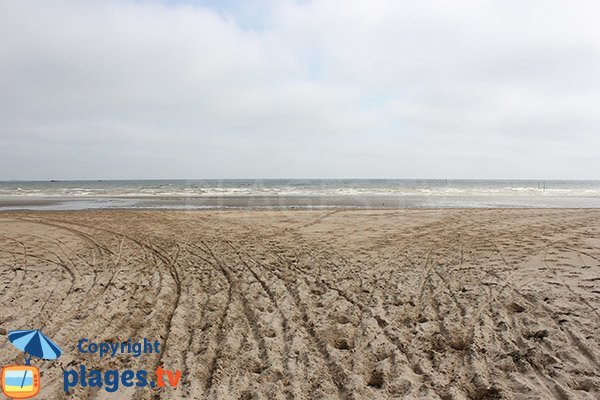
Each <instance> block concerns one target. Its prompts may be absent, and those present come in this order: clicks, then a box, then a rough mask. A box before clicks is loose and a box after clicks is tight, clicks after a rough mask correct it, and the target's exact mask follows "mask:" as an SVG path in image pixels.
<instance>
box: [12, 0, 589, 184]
mask: <svg viewBox="0 0 600 400" xmlns="http://www.w3.org/2000/svg"><path fill="white" fill-rule="evenodd" d="M253 5H254V7H250V6H248V4H247V3H246V2H241V3H240V4H239V5H236V4H235V3H228V4H227V7H223V8H221V9H218V8H215V7H218V3H212V4H209V3H207V2H203V1H197V2H185V3H184V2H177V3H171V2H122V1H119V2H117V1H114V2H113V1H108V2H91V1H90V2H88V1H83V2H81V1H66V0H63V1H59V0H49V1H43V2H39V1H38V2H36V1H23V0H21V1H4V2H2V3H0V38H1V39H0V87H2V88H3V90H2V91H0V179H36V178H39V179H50V178H61V179H69V178H70V179H75V178H90V179H99V178H103V179H105V178H167V177H173V178H175V177H181V178H195V177H198V178H201V177H215V178H224V177H307V176H310V177H342V176H345V177H458V178H461V177H462V178H469V177H476V178H512V177H515V178H517V177H520V178H546V179H548V178H582V179H585V178H587V179H598V178H600V176H598V172H597V171H598V168H597V165H598V163H599V161H600V157H598V156H597V151H596V150H595V149H598V148H600V136H599V135H598V134H597V132H598V130H599V129H600V116H599V115H600V114H598V112H597V111H596V109H595V105H596V104H598V103H599V102H600V28H598V25H597V23H596V21H595V20H594V16H595V15H598V11H600V9H599V6H598V5H597V3H596V2H593V1H575V2H567V1H562V2H558V1H557V2H540V1H526V2H511V1H508V2H507V1H466V2H460V3H448V2H445V1H434V0H428V1H420V2H411V3H407V2H397V1H380V2H378V3H377V6H374V4H373V3H372V2H369V1H348V2H344V3H343V6H341V5H340V3H339V2H337V1H332V0H323V1H314V2H292V1H283V2H271V1H266V0H263V1H257V2H256V3H253Z"/></svg>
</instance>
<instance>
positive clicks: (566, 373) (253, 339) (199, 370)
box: [0, 209, 600, 400]
mask: <svg viewBox="0 0 600 400" xmlns="http://www.w3.org/2000/svg"><path fill="white" fill-rule="evenodd" d="M0 289H1V290H0V306H1V307H2V313H1V314H0V329H1V330H0V365H9V364H14V363H20V362H21V360H22V357H21V356H20V353H19V352H18V351H17V350H15V349H14V348H13V347H12V346H11V345H10V344H9V343H7V338H6V336H5V331H6V330H13V329H27V328H39V329H41V330H42V331H43V332H44V333H45V334H47V335H48V336H50V337H51V338H52V339H53V340H55V341H56V342H57V343H58V344H59V345H60V346H61V347H62V348H63V350H64V354H63V356H61V357H60V358H59V359H58V360H57V361H54V362H50V361H39V360H38V361H36V362H35V365H37V366H39V367H40V369H41V371H42V391H41V394H40V396H38V397H39V398H44V399H50V398H56V399H62V398H78V399H80V398H98V399H109V398H110V399H150V398H162V399H188V398H189V399H205V398H213V399H246V400H248V399H320V398H323V399H401V398H424V399H444V400H445V399H552V398H556V399H597V398H599V397H600V364H599V362H600V333H599V332H600V331H599V329H600V314H599V311H600V210H597V209H595V210H594V209H592V210H497V209H496V210H481V209H472V210H327V211H323V210H320V211H316V210H313V211H307V210H288V211H281V210H280V211H244V210H229V211H193V212H190V211H107V210H105V211H81V212H76V211H70V212H3V213H0ZM81 338H90V339H93V340H94V341H97V342H100V341H113V342H114V341H122V340H127V339H129V338H134V339H135V338H140V339H141V338H148V339H150V340H159V341H160V343H161V349H162V352H161V353H159V354H151V355H146V356H141V357H139V358H135V357H123V356H118V357H115V358H100V357H98V356H97V355H90V354H85V355H84V354H80V353H78V352H77V351H76V348H75V346H76V344H77V341H78V340H79V339H81ZM81 364H85V365H86V367H87V368H88V369H92V368H97V369H101V370H108V369H119V370H124V369H132V370H137V369H148V370H154V368H155V367H156V366H158V365H162V366H164V367H165V368H171V369H181V370H183V377H182V382H181V383H180V385H179V386H178V387H177V388H176V389H172V388H168V387H165V388H163V389H161V390H150V389H140V388H122V390H119V391H118V392H115V393H112V394H111V393H107V392H106V391H105V390H104V389H98V388H89V387H87V388H82V387H76V388H75V389H73V390H72V392H71V393H70V394H69V395H65V394H64V392H63V388H62V375H63V369H69V368H78V367H79V365H81Z"/></svg>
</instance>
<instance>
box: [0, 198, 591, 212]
mask: <svg viewBox="0 0 600 400" xmlns="http://www.w3.org/2000/svg"><path fill="white" fill-rule="evenodd" d="M296 208H300V209H334V208H340V209H397V210H398V209H400V210H401V209H479V208H482V209H495V208H499V209H519V208H523V209H569V208H575V209H594V208H600V197H597V196H576V197H575V196H530V195H519V196H508V195H503V196H473V195H471V196H461V195H452V196H441V195H429V196H425V195H423V196H421V195H418V196H416V195H405V196H394V195H386V196H381V195H372V196H370V195H359V196H348V195H345V196H333V195H326V196H324V195H315V196H304V195H302V196H300V195H298V196H290V195H286V196H272V195H268V196H255V195H252V196H246V195H239V196H195V197H173V196H160V197H150V196H121V197H118V196H110V197H92V196H90V197H83V196H82V197H38V198H35V197H27V198H21V197H16V196H12V197H4V198H2V197H0V211H9V210H31V211H46V210H57V211H66V210H100V209H124V210H126V209H132V210H136V209H143V210H152V209H159V210H177V209H183V210H192V209H200V210H201V209H248V210H252V209H257V210H260V209H273V210H277V209H281V210H287V209H296Z"/></svg>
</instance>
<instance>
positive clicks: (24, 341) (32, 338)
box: [4, 329, 62, 390]
mask: <svg viewBox="0 0 600 400" xmlns="http://www.w3.org/2000/svg"><path fill="white" fill-rule="evenodd" d="M8 340H10V342H11V343H12V345H13V346H15V347H16V348H17V349H19V350H21V351H23V352H25V354H27V355H28V356H25V365H27V366H28V365H31V358H32V357H38V358H42V359H45V360H55V359H57V358H58V357H60V355H61V354H62V350H61V349H60V347H58V346H57V345H56V344H55V343H54V342H53V341H52V340H50V339H49V338H48V337H47V336H46V335H44V334H43V333H42V332H40V330H39V329H35V330H22V331H10V332H9V333H8ZM24 370H25V371H24V374H23V378H22V379H21V382H20V387H21V390H22V389H23V387H24V386H26V387H29V386H31V384H32V383H31V382H30V381H32V380H33V381H35V380H36V379H39V375H38V374H39V372H37V368H35V367H29V368H27V367H24ZM15 372H16V371H15ZM29 372H31V374H33V376H32V377H29V379H28V377H27V374H28V373H29ZM35 376H38V378H35ZM15 378H16V377H15ZM15 378H13V382H14V385H16V387H17V388H18V387H19V382H17V381H14V379H15ZM4 389H5V388H4ZM32 390H33V387H32ZM38 390H39V389H38Z"/></svg>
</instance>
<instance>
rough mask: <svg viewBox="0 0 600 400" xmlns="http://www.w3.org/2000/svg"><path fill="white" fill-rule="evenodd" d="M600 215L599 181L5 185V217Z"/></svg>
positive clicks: (1, 204) (0, 186)
mask: <svg viewBox="0 0 600 400" xmlns="http://www.w3.org/2000/svg"><path fill="white" fill-rule="evenodd" d="M227 208H239V209H263V208H265V209H278V208H292V209H295V208H600V181H598V180H593V181H592V180H467V179H460V180H456V179H191V180H183V179H181V180H95V181H91V180H87V181H59V180H52V181H0V210H84V209H227Z"/></svg>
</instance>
